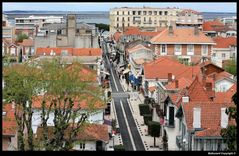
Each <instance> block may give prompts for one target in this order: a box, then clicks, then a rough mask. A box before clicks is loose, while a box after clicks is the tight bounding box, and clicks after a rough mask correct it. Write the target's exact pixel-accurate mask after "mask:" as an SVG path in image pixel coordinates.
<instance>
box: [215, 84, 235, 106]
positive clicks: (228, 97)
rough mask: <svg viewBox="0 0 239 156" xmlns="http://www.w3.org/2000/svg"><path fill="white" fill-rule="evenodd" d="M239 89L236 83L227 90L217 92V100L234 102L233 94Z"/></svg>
mask: <svg viewBox="0 0 239 156" xmlns="http://www.w3.org/2000/svg"><path fill="white" fill-rule="evenodd" d="M236 91H237V86H236V83H235V84H234V85H233V86H232V87H231V88H230V89H228V91H227V92H216V93H215V98H214V101H215V102H220V103H230V102H232V96H233V95H234V94H235V93H236Z"/></svg>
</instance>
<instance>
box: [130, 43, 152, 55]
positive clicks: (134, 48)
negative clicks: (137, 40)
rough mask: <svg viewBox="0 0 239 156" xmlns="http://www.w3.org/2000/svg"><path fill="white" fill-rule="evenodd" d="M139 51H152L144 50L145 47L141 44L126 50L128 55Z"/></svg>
mask: <svg viewBox="0 0 239 156" xmlns="http://www.w3.org/2000/svg"><path fill="white" fill-rule="evenodd" d="M140 49H144V50H149V51H152V50H151V49H149V48H146V47H145V46H143V45H142V44H138V45H136V46H134V47H132V48H130V49H128V52H129V53H133V52H136V51H138V50H140Z"/></svg>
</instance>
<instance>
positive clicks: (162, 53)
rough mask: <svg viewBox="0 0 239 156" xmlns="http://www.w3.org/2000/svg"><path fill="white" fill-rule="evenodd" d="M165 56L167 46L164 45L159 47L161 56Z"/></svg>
mask: <svg viewBox="0 0 239 156" xmlns="http://www.w3.org/2000/svg"><path fill="white" fill-rule="evenodd" d="M166 54H167V46H166V44H162V45H161V55H166Z"/></svg>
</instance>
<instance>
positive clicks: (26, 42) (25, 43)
mask: <svg viewBox="0 0 239 156" xmlns="http://www.w3.org/2000/svg"><path fill="white" fill-rule="evenodd" d="M19 44H20V45H21V46H24V47H33V46H34V41H33V39H24V40H23V41H22V43H19Z"/></svg>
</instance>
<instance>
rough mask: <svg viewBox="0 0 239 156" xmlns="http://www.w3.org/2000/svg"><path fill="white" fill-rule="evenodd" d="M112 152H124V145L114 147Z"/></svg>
mask: <svg viewBox="0 0 239 156" xmlns="http://www.w3.org/2000/svg"><path fill="white" fill-rule="evenodd" d="M114 151H125V148H124V145H115V146H114Z"/></svg>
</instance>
